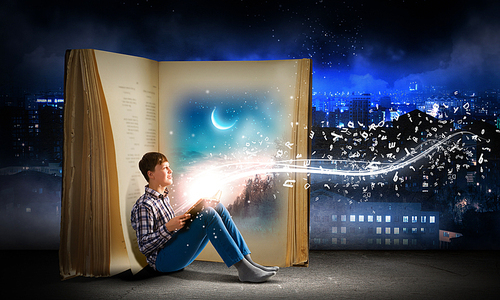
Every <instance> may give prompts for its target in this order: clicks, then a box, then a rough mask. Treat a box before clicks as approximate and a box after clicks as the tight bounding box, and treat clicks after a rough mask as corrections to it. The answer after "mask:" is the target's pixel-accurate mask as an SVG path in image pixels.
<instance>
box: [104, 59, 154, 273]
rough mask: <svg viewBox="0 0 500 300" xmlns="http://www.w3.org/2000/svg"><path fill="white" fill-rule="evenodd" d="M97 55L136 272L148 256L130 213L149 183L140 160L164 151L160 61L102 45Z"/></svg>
mask: <svg viewBox="0 0 500 300" xmlns="http://www.w3.org/2000/svg"><path fill="white" fill-rule="evenodd" d="M95 56H96V60H97V66H98V72H99V76H100V78H101V83H102V86H103V90H104V94H105V98H106V102H107V106H108V110H109V114H110V122H111V128H112V131H113V139H114V145H115V152H116V166H117V174H118V187H119V190H118V191H115V192H117V193H119V199H120V200H119V201H120V218H121V224H122V226H121V227H122V230H123V236H124V241H123V243H124V244H123V245H122V247H126V249H127V252H128V260H129V261H130V269H131V270H132V272H133V273H136V272H138V271H140V270H141V269H142V268H143V267H144V266H145V265H146V259H145V257H144V256H143V255H142V254H141V253H140V251H139V248H138V246H137V238H136V235H135V231H134V229H133V228H132V226H131V225H130V212H131V210H132V206H133V205H134V203H135V202H136V200H137V199H138V198H139V197H140V196H141V195H142V194H143V193H144V186H145V185H146V184H147V182H146V181H145V179H144V177H143V176H142V174H141V172H140V170H139V167H138V163H139V160H140V159H141V157H142V155H143V154H144V153H146V152H150V151H158V62H157V61H153V60H149V59H145V58H140V57H134V56H127V55H122V54H116V53H110V52H104V51H97V50H96V51H95ZM113 259H115V264H113ZM111 260H112V263H111V265H112V267H113V265H120V264H123V258H116V257H113V255H111ZM127 263H128V261H127ZM127 269H128V268H127ZM117 271H118V270H117Z"/></svg>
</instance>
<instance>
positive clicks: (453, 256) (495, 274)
mask: <svg viewBox="0 0 500 300" xmlns="http://www.w3.org/2000/svg"><path fill="white" fill-rule="evenodd" d="M0 255H1V256H2V260H3V262H4V264H3V266H2V272H1V274H2V275H1V277H0V282H1V287H2V292H3V293H2V294H4V295H6V296H7V297H8V298H9V299H500V251H312V252H311V253H310V264H309V267H291V268H282V269H280V271H279V272H278V274H277V275H276V276H274V277H272V278H271V279H270V280H269V281H268V282H265V283H260V284H251V283H241V282H239V281H238V277H237V272H236V269H234V268H229V269H228V268H227V267H226V266H225V265H224V264H222V263H213V262H202V261H195V262H194V263H193V264H191V265H190V266H188V267H187V268H185V269H184V270H182V271H179V272H176V273H170V274H159V273H157V272H155V271H153V270H152V269H150V268H145V269H144V270H143V271H141V272H140V273H138V274H136V275H132V273H131V272H130V271H127V272H123V273H121V274H119V275H116V276H113V277H106V278H89V277H77V278H73V279H69V280H64V281H61V279H60V277H59V266H58V263H59V261H58V252H57V251H53V250H42V251H33V250H23V251H14V250H3V251H0ZM4 299H7V298H4Z"/></svg>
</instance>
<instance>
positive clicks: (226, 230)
mask: <svg viewBox="0 0 500 300" xmlns="http://www.w3.org/2000/svg"><path fill="white" fill-rule="evenodd" d="M188 227H189V228H183V229H181V230H180V231H178V232H177V233H176V234H174V235H173V236H172V238H171V239H170V240H169V241H168V242H167V243H166V244H165V247H164V248H163V249H161V250H160V252H158V257H157V258H156V265H155V266H156V269H157V270H158V271H160V272H174V271H178V270H181V269H183V268H185V267H186V266H188V265H189V264H191V263H192V262H193V261H194V260H195V259H196V257H197V256H198V255H199V254H200V252H201V251H202V250H203V249H204V248H205V246H206V245H207V243H208V241H209V240H210V242H211V243H212V245H213V246H214V248H215V250H217V253H219V255H220V257H221V258H222V260H223V261H224V263H225V264H226V266H228V267H230V266H232V265H233V264H234V263H236V262H239V261H240V260H242V259H243V258H244V256H245V255H247V254H250V250H249V249H248V247H247V245H246V243H245V240H244V239H243V236H241V234H240V231H239V230H238V228H236V225H235V224H234V222H233V220H232V219H231V216H230V215H229V212H228V211H227V209H226V208H225V207H224V205H222V204H221V203H219V204H217V206H216V207H215V209H214V208H211V207H209V208H207V209H204V210H203V211H202V212H200V214H199V215H198V216H197V217H196V218H195V219H194V220H193V221H192V223H191V224H190V225H189V226H188Z"/></svg>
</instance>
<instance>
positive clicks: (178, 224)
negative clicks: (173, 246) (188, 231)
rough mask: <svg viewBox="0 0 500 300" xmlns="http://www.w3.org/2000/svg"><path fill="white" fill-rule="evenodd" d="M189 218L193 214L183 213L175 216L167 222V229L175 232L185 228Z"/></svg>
mask: <svg viewBox="0 0 500 300" xmlns="http://www.w3.org/2000/svg"><path fill="white" fill-rule="evenodd" d="M189 218H191V214H183V215H180V216H177V217H173V218H172V219H170V221H168V222H167V224H166V226H167V230H168V231H170V232H174V231H176V230H179V229H181V228H183V227H184V225H185V224H186V221H187V220H189Z"/></svg>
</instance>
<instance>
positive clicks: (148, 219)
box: [130, 186, 175, 269]
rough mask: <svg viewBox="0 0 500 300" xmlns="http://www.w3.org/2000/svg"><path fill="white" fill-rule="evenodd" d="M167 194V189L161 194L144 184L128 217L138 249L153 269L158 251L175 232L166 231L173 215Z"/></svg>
mask: <svg viewBox="0 0 500 300" xmlns="http://www.w3.org/2000/svg"><path fill="white" fill-rule="evenodd" d="M167 194H168V190H167V191H166V193H165V195H161V194H160V193H158V192H157V191H155V190H153V189H150V188H149V187H148V186H146V188H145V192H144V194H143V195H142V196H141V197H140V198H139V199H138V200H137V202H136V203H135V204H134V207H133V208H132V213H131V217H130V220H131V222H132V227H133V228H134V230H135V232H136V235H137V243H138V244H139V250H140V251H141V253H142V254H144V255H145V256H146V259H147V261H148V263H149V265H150V266H151V267H153V268H154V269H156V266H155V263H156V257H157V256H158V252H159V251H160V250H161V249H162V248H163V247H164V246H165V243H166V242H167V241H168V240H169V239H170V238H171V237H172V235H173V234H174V233H175V232H170V231H168V230H167V227H166V226H165V225H166V224H167V222H168V221H169V220H170V219H172V218H173V217H175V213H174V210H173V209H172V206H170V200H169V199H168V196H167Z"/></svg>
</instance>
